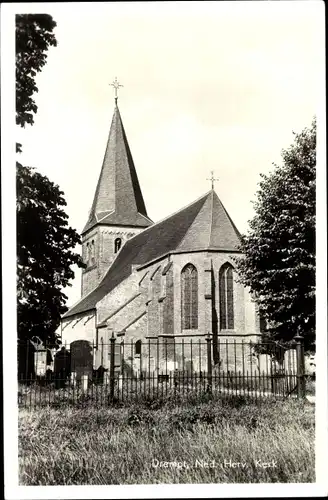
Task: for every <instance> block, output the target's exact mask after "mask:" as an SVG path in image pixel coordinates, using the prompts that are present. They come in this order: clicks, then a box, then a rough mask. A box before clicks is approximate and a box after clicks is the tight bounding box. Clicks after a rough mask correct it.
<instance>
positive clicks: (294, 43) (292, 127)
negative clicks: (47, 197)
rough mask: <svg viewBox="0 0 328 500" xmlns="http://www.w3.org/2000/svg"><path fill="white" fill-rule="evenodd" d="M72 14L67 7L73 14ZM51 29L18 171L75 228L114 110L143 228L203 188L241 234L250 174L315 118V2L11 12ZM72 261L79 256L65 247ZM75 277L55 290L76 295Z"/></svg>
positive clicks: (83, 214)
mask: <svg viewBox="0 0 328 500" xmlns="http://www.w3.org/2000/svg"><path fill="white" fill-rule="evenodd" d="M77 5H78V8H77ZM36 10H37V11H39V12H44V13H48V14H50V15H52V16H53V18H54V20H55V21H56V23H57V27H56V29H55V35H56V38H57V41H58V46H57V47H56V48H51V49H50V50H49V53H48V61H47V64H46V65H45V66H44V68H43V70H42V72H41V73H40V74H38V75H37V78H36V83H37V86H38V88H39V92H38V93H37V94H36V95H35V101H36V104H37V105H38V112H37V114H36V116H35V124H34V125H33V127H30V126H27V127H26V128H25V129H21V128H17V130H16V140H17V141H19V142H21V143H22V144H23V154H22V155H21V157H20V161H21V162H22V163H23V164H25V165H29V166H33V167H35V168H36V169H37V170H38V171H39V172H41V173H42V174H44V175H46V176H48V177H49V179H50V180H51V181H53V182H55V183H56V184H58V185H59V187H60V188H61V190H62V191H64V193H65V199H66V201H67V207H66V211H67V214H68V215H69V223H70V225H71V226H72V227H74V228H75V229H77V230H78V231H79V232H80V231H81V230H82V228H83V226H84V224H85V223H86V221H87V217H88V211H89V209H90V207H91V203H92V199H93V195H94V191H95V187H96V183H97V179H98V176H99V173H100V169H101V165H102V160H103V156H104V152H105V146H106V141H107V138H108V133H109V128H110V123H111V119H112V114H113V109H114V91H113V88H112V87H111V86H110V85H109V84H110V83H111V82H112V81H113V80H114V78H115V77H117V78H118V80H119V82H120V83H121V84H122V85H123V88H121V89H120V91H119V99H118V105H119V108H120V112H121V116H122V120H123V124H124V127H125V131H126V134H127V138H128V141H129V144H130V148H131V152H132V156H133V159H134V163H135V166H136V170H137V174H138V177H139V181H140V185H141V189H142V192H143V196H144V200H145V203H146V207H147V211H148V215H149V216H150V217H151V218H152V220H154V221H155V222H156V221H158V220H160V219H162V218H164V217H167V216H168V215H170V214H171V213H173V212H175V211H177V210H179V209H180V208H182V207H183V206H185V205H187V204H189V203H191V202H193V201H194V200H195V199H197V198H199V197H200V196H202V195H203V194H204V193H206V192H207V191H208V190H209V189H210V182H209V181H208V180H207V179H208V178H209V177H210V172H211V170H213V171H214V175H215V177H218V178H219V181H217V182H216V183H215V190H216V192H217V194H218V195H219V197H220V199H221V201H222V203H223V204H224V206H225V208H226V209H227V211H228V212H229V214H230V216H231V218H232V219H233V221H234V223H235V224H236V226H237V227H238V229H239V230H240V231H241V232H245V231H247V226H248V220H250V219H251V218H252V216H253V214H254V212H253V205H252V203H251V201H252V200H255V199H256V191H257V189H258V186H257V184H258V182H259V181H260V174H261V173H264V174H267V173H269V172H270V171H271V170H272V169H273V165H272V163H273V162H275V163H278V164H279V163H280V158H281V150H282V149H283V148H287V147H288V146H289V145H290V144H291V143H292V141H293V134H292V132H293V131H295V132H300V131H301V130H302V129H303V128H304V127H306V126H310V124H311V121H312V117H313V116H314V115H315V114H316V113H317V111H318V109H319V106H320V101H319V94H320V93H319V91H318V89H319V86H320V76H321V74H322V73H321V70H322V50H321V48H322V44H323V33H324V31H323V30H324V5H323V3H322V2H317V1H303V2H298V1H293V2H286V1H280V2H278V1H276V2H274V1H266V2H154V3H152V2H149V3H148V2H141V3H139V2H136V3H125V2H122V3H92V4H90V3H80V4H70V3H57V4H46V3H44V4H39V5H36V4H21V6H20V11H21V12H34V11H36ZM77 250H78V251H79V252H80V249H77ZM80 279H81V274H80V271H79V270H77V269H76V277H75V280H74V282H73V286H72V287H71V288H66V289H65V290H64V291H65V293H66V295H67V296H68V302H67V305H69V306H70V305H72V304H73V303H75V302H76V301H77V300H78V299H79V297H80Z"/></svg>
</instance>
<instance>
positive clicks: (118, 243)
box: [114, 238, 122, 253]
mask: <svg viewBox="0 0 328 500" xmlns="http://www.w3.org/2000/svg"><path fill="white" fill-rule="evenodd" d="M121 245H122V240H121V238H116V239H115V241H114V253H117V252H118V251H119V249H120V248H121Z"/></svg>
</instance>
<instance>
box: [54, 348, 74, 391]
mask: <svg viewBox="0 0 328 500" xmlns="http://www.w3.org/2000/svg"><path fill="white" fill-rule="evenodd" d="M70 365H71V356H70V352H69V351H68V350H67V349H66V348H65V347H64V346H62V347H61V349H60V350H59V351H58V352H56V354H55V361H54V377H55V381H56V387H64V385H65V382H66V379H67V377H69V375H70V372H71V370H70Z"/></svg>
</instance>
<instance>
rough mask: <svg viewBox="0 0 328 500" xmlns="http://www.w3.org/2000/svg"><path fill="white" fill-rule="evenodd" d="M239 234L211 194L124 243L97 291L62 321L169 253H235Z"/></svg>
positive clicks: (71, 310)
mask: <svg viewBox="0 0 328 500" xmlns="http://www.w3.org/2000/svg"><path fill="white" fill-rule="evenodd" d="M239 244H240V233H239V232H238V230H237V228H236V227H235V225H234V223H233V222H232V220H231V219H230V217H229V215H228V213H227V211H226V210H225V208H224V206H223V205H222V203H221V201H220V200H219V198H218V196H217V194H216V193H215V191H214V190H211V191H209V192H208V193H206V194H205V195H204V196H202V197H201V198H199V199H198V200H196V201H195V202H194V203H192V204H190V205H188V206H187V207H185V208H183V209H181V210H180V211H178V212H176V213H174V214H173V215H171V216H170V217H167V218H166V219H163V220H162V221H160V222H157V223H156V224H154V225H152V226H150V227H149V228H147V229H145V230H144V231H142V232H141V233H139V234H137V235H136V236H134V237H133V238H131V239H129V240H127V241H126V243H125V244H124V246H123V247H122V249H121V251H120V252H119V253H118V254H117V257H116V258H115V260H114V261H113V263H112V265H111V266H110V267H109V269H108V271H107V273H106V275H105V276H104V278H103V279H102V281H101V282H100V283H99V285H98V286H97V288H95V289H94V290H92V291H91V292H90V293H89V294H88V295H86V296H85V297H83V298H82V299H80V301H79V302H77V304H75V305H74V306H73V307H72V308H71V309H70V310H69V311H67V313H66V314H65V315H64V317H68V316H72V315H74V314H79V313H81V312H84V311H88V310H90V309H94V308H95V307H96V304H97V302H98V301H99V300H101V299H102V298H103V297H104V296H105V295H107V294H108V293H109V292H111V290H113V289H114V288H115V287H116V286H117V285H118V284H119V283H121V282H122V281H123V280H124V279H126V278H128V276H130V274H131V272H132V265H136V266H139V267H142V266H145V265H147V263H149V262H152V261H154V260H156V259H160V258H163V257H164V256H165V255H167V254H170V253H180V252H182V253H184V252H186V253H187V252H192V251H196V250H204V251H206V250H213V251H225V252H238V251H239V250H238V248H239Z"/></svg>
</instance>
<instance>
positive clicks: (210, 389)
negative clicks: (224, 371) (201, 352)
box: [206, 333, 212, 392]
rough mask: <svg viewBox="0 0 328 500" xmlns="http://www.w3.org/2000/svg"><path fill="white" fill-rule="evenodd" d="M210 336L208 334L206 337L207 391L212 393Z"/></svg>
mask: <svg viewBox="0 0 328 500" xmlns="http://www.w3.org/2000/svg"><path fill="white" fill-rule="evenodd" d="M211 340H212V338H211V334H210V333H208V335H207V336H206V342H207V390H208V392H211V391H212V348H211V347H212V346H211Z"/></svg>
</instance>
